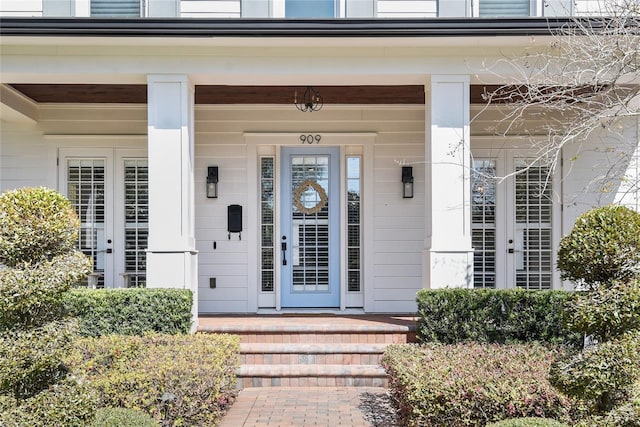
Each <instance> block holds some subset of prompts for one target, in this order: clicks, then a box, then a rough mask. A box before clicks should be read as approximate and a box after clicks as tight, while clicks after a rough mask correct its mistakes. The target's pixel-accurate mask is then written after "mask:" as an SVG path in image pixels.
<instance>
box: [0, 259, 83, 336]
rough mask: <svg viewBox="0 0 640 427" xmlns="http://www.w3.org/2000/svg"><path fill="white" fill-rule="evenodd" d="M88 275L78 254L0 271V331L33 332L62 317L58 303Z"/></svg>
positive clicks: (60, 304)
mask: <svg viewBox="0 0 640 427" xmlns="http://www.w3.org/2000/svg"><path fill="white" fill-rule="evenodd" d="M90 272H91V264H90V261H89V259H88V258H87V257H86V256H85V255H84V254H82V253H81V252H78V251H73V252H69V253H67V254H61V255H57V256H55V257H54V258H52V259H51V260H49V261H43V262H40V263H39V264H35V265H33V264H24V265H23V266H22V267H21V268H12V267H5V268H3V269H2V270H0V284H1V285H0V330H2V329H7V328H21V329H24V328H33V327H38V326H41V325H43V324H45V323H46V322H50V321H53V320H55V319H59V318H61V317H62V316H63V311H62V309H63V308H62V299H63V298H64V295H65V293H66V292H67V291H68V290H69V289H70V288H71V285H72V284H73V283H76V282H78V281H79V280H81V279H82V278H84V277H85V276H86V275H87V274H89V273H90Z"/></svg>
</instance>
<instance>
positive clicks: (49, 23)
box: [0, 17, 598, 37]
mask: <svg viewBox="0 0 640 427" xmlns="http://www.w3.org/2000/svg"><path fill="white" fill-rule="evenodd" d="M574 19H575V18H540V17H533V18H531V17H525V18H429V19H386V18H385V19H382V18H381V19H326V20H325V19H266V18H265V19H249V18H246V19H245V18H232V19H228V18H226V19H201V18H128V19H105V18H12V17H5V18H0V35H2V36H36V37H56V36H64V37H74V36H75V37H495V36H534V35H540V36H543V35H551V34H554V33H555V32H557V30H559V29H560V28H562V27H566V26H568V25H571V24H572V23H573V22H574ZM592 21H593V22H592V24H591V25H592V27H593V26H596V27H597V26H598V21H597V20H596V19H593V20H592Z"/></svg>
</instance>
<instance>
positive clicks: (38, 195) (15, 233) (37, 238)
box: [0, 188, 80, 267]
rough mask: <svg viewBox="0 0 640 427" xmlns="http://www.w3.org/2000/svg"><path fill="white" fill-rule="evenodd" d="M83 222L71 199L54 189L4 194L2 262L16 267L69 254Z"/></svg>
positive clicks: (0, 207) (0, 233) (0, 228)
mask: <svg viewBox="0 0 640 427" xmlns="http://www.w3.org/2000/svg"><path fill="white" fill-rule="evenodd" d="M79 225H80V223H79V221H78V217H77V215H76V213H75V211H74V210H73V207H72V206H71V203H70V202H69V200H67V199H66V198H65V197H64V196H62V195H61V194H60V193H58V192H56V191H54V190H51V189H48V188H22V189H19V190H14V191H8V192H6V193H4V194H3V195H2V196H1V197H0V264H4V265H6V266H9V267H16V266H19V265H20V264H22V263H24V262H30V263H38V262H41V261H44V260H50V259H51V258H53V257H55V256H57V255H62V254H65V253H68V252H70V251H72V250H73V249H74V247H75V243H76V240H77V237H78V227H79Z"/></svg>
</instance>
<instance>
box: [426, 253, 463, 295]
mask: <svg viewBox="0 0 640 427" xmlns="http://www.w3.org/2000/svg"><path fill="white" fill-rule="evenodd" d="M473 252H474V251H473V249H470V250H464V251H436V250H431V249H428V250H425V251H424V252H423V258H424V263H423V265H424V269H425V271H424V274H423V277H424V278H425V283H424V287H425V288H427V289H442V288H473Z"/></svg>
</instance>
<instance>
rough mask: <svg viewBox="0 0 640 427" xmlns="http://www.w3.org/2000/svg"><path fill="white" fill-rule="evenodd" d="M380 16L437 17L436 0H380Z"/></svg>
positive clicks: (378, 6) (378, 15)
mask: <svg viewBox="0 0 640 427" xmlns="http://www.w3.org/2000/svg"><path fill="white" fill-rule="evenodd" d="M377 11H378V13H377V17H378V18H435V17H436V16H437V13H438V2H437V1H436V0H378V5H377Z"/></svg>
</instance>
